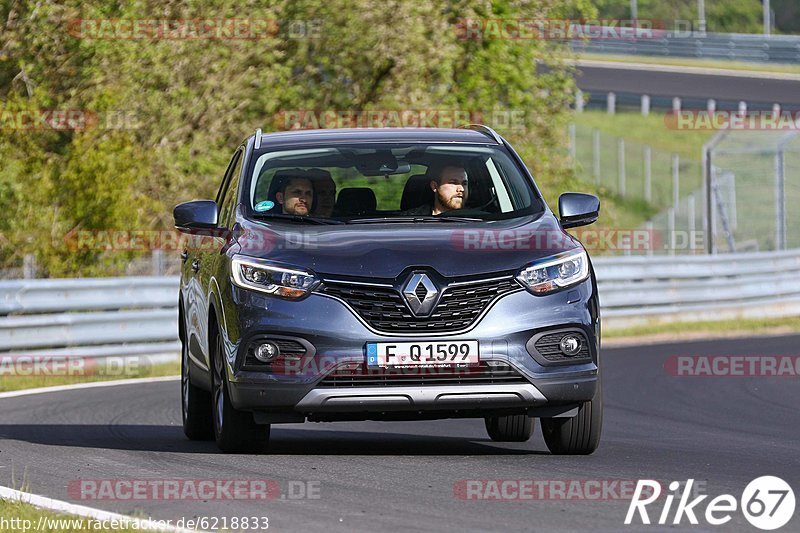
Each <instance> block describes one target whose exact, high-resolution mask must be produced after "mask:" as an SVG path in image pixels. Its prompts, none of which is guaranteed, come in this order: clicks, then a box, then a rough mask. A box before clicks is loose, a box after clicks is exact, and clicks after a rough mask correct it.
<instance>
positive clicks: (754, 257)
mask: <svg viewBox="0 0 800 533" xmlns="http://www.w3.org/2000/svg"><path fill="white" fill-rule="evenodd" d="M593 263H594V267H595V271H596V272H597V279H598V292H599V293H600V307H601V312H602V316H603V327H604V328H606V329H607V328H609V327H613V328H617V327H627V326H635V325H641V324H647V323H664V322H681V321H684V322H686V321H696V320H725V319H738V318H775V317H783V316H793V315H800V250H787V251H780V252H762V253H742V254H719V255H702V256H675V257H658V258H655V257H621V258H606V257H600V258H597V259H595V260H594V261H593Z"/></svg>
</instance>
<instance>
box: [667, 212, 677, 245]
mask: <svg viewBox="0 0 800 533" xmlns="http://www.w3.org/2000/svg"><path fill="white" fill-rule="evenodd" d="M667 235H669V241H668V242H669V250H668V253H669V255H675V209H673V208H672V207H670V208H669V209H667Z"/></svg>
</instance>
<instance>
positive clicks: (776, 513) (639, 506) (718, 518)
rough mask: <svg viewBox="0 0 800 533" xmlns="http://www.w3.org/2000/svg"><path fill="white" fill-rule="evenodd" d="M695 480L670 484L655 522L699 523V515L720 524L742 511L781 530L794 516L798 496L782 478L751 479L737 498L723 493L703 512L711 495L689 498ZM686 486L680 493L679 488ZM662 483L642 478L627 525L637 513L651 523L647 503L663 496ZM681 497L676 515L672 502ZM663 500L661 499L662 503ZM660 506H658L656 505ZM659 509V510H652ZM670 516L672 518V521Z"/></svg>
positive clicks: (769, 527)
mask: <svg viewBox="0 0 800 533" xmlns="http://www.w3.org/2000/svg"><path fill="white" fill-rule="evenodd" d="M693 484H694V480H693V479H689V480H687V481H686V483H685V484H682V483H679V482H677V481H673V482H672V483H670V484H669V490H670V493H667V494H666V497H665V498H664V499H663V501H664V506H663V507H662V508H661V512H660V513H659V514H658V515H657V518H656V517H655V516H654V517H653V518H654V520H655V523H656V524H659V525H662V526H663V525H666V524H668V523H671V524H672V525H678V524H680V523H681V521H682V520H683V519H684V517H685V518H686V520H687V521H688V522H689V523H690V524H693V525H697V524H699V521H698V516H700V517H701V518H704V519H705V522H706V523H707V524H710V525H712V526H720V525H723V524H726V523H728V522H730V521H731V519H732V518H733V513H736V512H737V510H740V511H741V513H742V514H743V515H744V517H745V518H746V519H747V521H748V522H750V524H751V525H753V526H754V527H757V528H758V529H762V530H765V531H769V530H774V529H778V528H780V527H783V526H785V525H786V524H787V523H788V522H789V520H791V519H792V516H793V515H794V507H795V499H794V492H793V491H792V488H791V487H790V486H789V484H788V483H786V482H785V481H784V480H782V479H781V478H779V477H775V476H762V477H759V478H756V479H754V480H753V481H751V482H750V483H749V484H748V485H747V487H745V489H744V491H743V492H742V496H741V498H740V499H739V500H737V499H736V498H735V497H734V496H732V495H731V494H722V495H720V496H717V497H716V498H713V499H712V500H710V501H708V502H706V504H705V512H701V509H702V506H701V504H702V503H704V500H705V499H706V498H708V495H705V494H704V495H700V496H697V497H696V498H694V499H692V500H689V498H690V497H691V496H692V495H693V494H692V485H693ZM681 486H683V490H682V492H681V493H680V494H678V493H677V491H678V490H679V489H680V487H681ZM661 493H662V490H661V484H660V483H659V482H658V481H655V480H652V479H640V480H639V481H638V483H637V484H636V489H635V490H634V493H633V498H632V499H631V504H630V506H629V507H628V514H627V515H626V516H625V525H631V524H632V523H634V518H635V517H636V515H637V512H638V519H639V520H640V521H641V523H642V524H651V517H650V515H649V514H648V509H647V507H648V505H651V504H653V503H654V502H656V501H657V500H659V498H660V497H661V496H662V494H661ZM676 496H677V497H678V503H677V505H676V507H675V511H674V514H673V511H672V504H673V501H674V500H675V499H676ZM659 503H660V502H659ZM653 507H657V505H653ZM650 510H651V511H657V509H650ZM670 515H672V520H671V521H670Z"/></svg>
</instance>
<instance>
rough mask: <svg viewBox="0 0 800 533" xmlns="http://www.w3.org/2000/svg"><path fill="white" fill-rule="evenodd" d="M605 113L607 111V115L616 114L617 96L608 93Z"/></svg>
mask: <svg viewBox="0 0 800 533" xmlns="http://www.w3.org/2000/svg"><path fill="white" fill-rule="evenodd" d="M606 111H608V114H609V115H613V114H614V113H616V112H617V95H616V94H614V93H608V96H606Z"/></svg>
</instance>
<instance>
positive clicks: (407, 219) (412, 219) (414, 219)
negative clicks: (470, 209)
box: [347, 215, 483, 224]
mask: <svg viewBox="0 0 800 533" xmlns="http://www.w3.org/2000/svg"><path fill="white" fill-rule="evenodd" d="M424 222H483V219H482V218H468V217H447V216H444V217H440V216H433V215H427V216H426V215H421V216H402V217H373V218H356V219H353V220H348V221H347V223H348V224H386V223H389V224H392V223H404V224H409V223H412V224H416V223H424Z"/></svg>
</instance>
